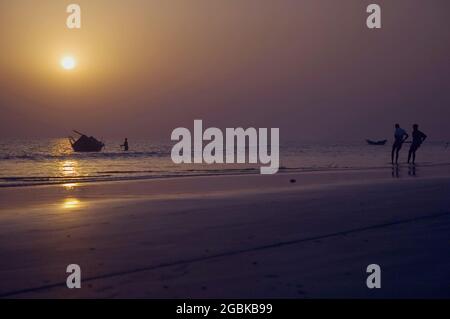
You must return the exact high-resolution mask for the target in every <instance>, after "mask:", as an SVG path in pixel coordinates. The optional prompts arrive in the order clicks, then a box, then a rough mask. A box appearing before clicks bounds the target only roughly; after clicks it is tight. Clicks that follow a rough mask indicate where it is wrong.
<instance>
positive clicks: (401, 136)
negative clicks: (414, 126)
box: [391, 123, 409, 164]
mask: <svg viewBox="0 0 450 319" xmlns="http://www.w3.org/2000/svg"><path fill="white" fill-rule="evenodd" d="M408 137H409V135H408V134H407V133H406V131H405V130H404V129H402V128H401V127H400V124H398V123H397V124H395V132H394V139H395V140H394V144H393V145H392V152H391V163H392V164H394V155H395V164H398V153H399V152H400V150H401V148H402V145H403V143H404V142H405V141H406V140H407V138H408Z"/></svg>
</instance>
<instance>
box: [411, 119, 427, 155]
mask: <svg viewBox="0 0 450 319" xmlns="http://www.w3.org/2000/svg"><path fill="white" fill-rule="evenodd" d="M412 138H413V140H412V143H411V147H410V148H409V154H408V164H409V162H410V161H411V157H412V163H413V164H415V162H416V151H417V150H418V149H419V147H420V145H422V143H423V142H424V141H425V139H426V138H427V136H426V135H425V134H424V133H423V132H421V131H419V125H417V124H414V125H413V132H412Z"/></svg>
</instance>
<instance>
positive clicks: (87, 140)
mask: <svg viewBox="0 0 450 319" xmlns="http://www.w3.org/2000/svg"><path fill="white" fill-rule="evenodd" d="M74 132H75V133H76V134H78V135H80V137H79V138H78V139H77V140H75V139H74V138H73V137H72V136H70V137H69V141H70V145H72V148H73V150H74V151H75V152H100V151H101V150H102V148H103V147H104V146H105V144H103V142H101V141H99V140H97V139H96V138H95V137H93V136H89V137H88V136H87V135H85V134H83V133H80V132H78V131H75V130H74Z"/></svg>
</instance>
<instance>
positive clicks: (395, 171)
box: [392, 165, 400, 178]
mask: <svg viewBox="0 0 450 319" xmlns="http://www.w3.org/2000/svg"><path fill="white" fill-rule="evenodd" d="M392 177H393V178H399V177H400V166H398V165H394V166H392Z"/></svg>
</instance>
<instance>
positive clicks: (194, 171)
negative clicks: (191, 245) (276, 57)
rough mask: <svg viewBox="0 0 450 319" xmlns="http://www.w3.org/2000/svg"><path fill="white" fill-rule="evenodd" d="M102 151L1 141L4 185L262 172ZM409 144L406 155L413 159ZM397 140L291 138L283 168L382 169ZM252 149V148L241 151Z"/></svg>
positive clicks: (141, 143)
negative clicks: (374, 143)
mask: <svg viewBox="0 0 450 319" xmlns="http://www.w3.org/2000/svg"><path fill="white" fill-rule="evenodd" d="M104 142H105V144H106V147H105V148H104V149H103V151H102V152H99V153H75V152H73V150H72V149H71V146H70V144H69V142H68V140H67V139H66V138H54V139H23V140H19V139H16V140H13V139H3V140H0V187H8V186H25V185H41V184H52V183H71V182H96V181H111V180H127V179H145V178H160V177H177V176H196V175H219V174H259V166H258V164H175V163H173V161H172V159H171V156H170V154H171V148H172V144H171V143H170V142H167V143H162V142H153V141H151V140H146V139H142V140H136V139H130V151H128V152H123V151H122V150H121V148H120V144H122V142H123V141H122V140H114V139H106V140H104ZM408 148H409V144H405V145H404V146H403V149H402V151H401V153H400V162H401V163H404V162H405V161H406V158H407V153H408ZM390 151H391V144H390V143H389V142H388V143H387V144H386V145H385V146H370V145H367V144H366V143H365V141H356V142H328V143H317V142H314V143H312V142H289V143H284V144H283V143H281V145H280V171H279V173H282V172H283V171H310V170H318V171H325V170H341V169H376V168H388V167H390V164H389V163H390ZM236 152H246V153H248V149H238V150H236ZM416 162H417V163H418V165H423V166H429V165H433V166H434V165H450V146H448V144H447V143H446V142H432V141H426V142H425V143H424V145H423V146H422V147H421V148H420V149H419V150H418V151H417V160H416Z"/></svg>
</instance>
